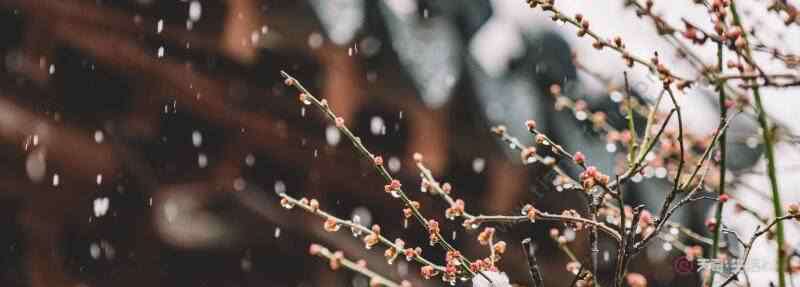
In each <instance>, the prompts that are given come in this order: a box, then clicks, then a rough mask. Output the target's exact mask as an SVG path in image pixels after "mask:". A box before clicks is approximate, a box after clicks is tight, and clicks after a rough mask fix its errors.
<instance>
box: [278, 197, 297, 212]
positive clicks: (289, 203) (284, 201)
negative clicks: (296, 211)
mask: <svg viewBox="0 0 800 287" xmlns="http://www.w3.org/2000/svg"><path fill="white" fill-rule="evenodd" d="M281 206H282V207H283V208H286V209H292V208H294V203H292V201H291V200H289V199H288V198H285V197H284V198H281Z"/></svg>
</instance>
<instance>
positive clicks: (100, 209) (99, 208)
mask: <svg viewBox="0 0 800 287" xmlns="http://www.w3.org/2000/svg"><path fill="white" fill-rule="evenodd" d="M92 204H93V210H94V217H102V216H104V215H106V213H107V212H108V207H109V206H110V204H111V200H110V199H109V198H108V197H100V198H95V200H94V202H93V203H92Z"/></svg>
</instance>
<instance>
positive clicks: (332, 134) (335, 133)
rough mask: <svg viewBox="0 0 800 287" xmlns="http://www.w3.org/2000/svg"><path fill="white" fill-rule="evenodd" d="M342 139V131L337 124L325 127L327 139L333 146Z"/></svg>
mask: <svg viewBox="0 0 800 287" xmlns="http://www.w3.org/2000/svg"><path fill="white" fill-rule="evenodd" d="M341 139H342V133H341V132H340V131H339V129H337V128H336V127H335V126H328V127H327V128H325V140H326V141H327V142H328V144H329V145H331V146H336V145H338V144H339V141H340V140H341Z"/></svg>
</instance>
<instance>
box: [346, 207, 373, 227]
mask: <svg viewBox="0 0 800 287" xmlns="http://www.w3.org/2000/svg"><path fill="white" fill-rule="evenodd" d="M350 216H351V218H352V219H353V222H354V223H358V224H361V226H370V225H372V212H370V211H369V209H367V208H366V207H364V206H359V207H356V208H354V209H353V212H352V213H351V214H350Z"/></svg>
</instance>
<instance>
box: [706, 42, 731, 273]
mask: <svg viewBox="0 0 800 287" xmlns="http://www.w3.org/2000/svg"><path fill="white" fill-rule="evenodd" d="M724 48H725V47H723V46H722V43H718V44H717V66H718V69H719V72H722V65H723V63H722V61H723V60H722V58H723V57H722V53H723V50H724ZM724 83H725V82H724V81H719V82H717V89H718V90H719V113H720V117H721V118H722V119H725V118H727V117H728V107H727V106H726V105H725V101H726V97H725V86H724ZM726 135H727V132H726V131H723V132H722V134H720V139H719V152H720V160H719V170H720V173H719V195H720V196H722V195H723V194H725V170H726V169H725V156H726V155H725V151H726V147H725V140H726ZM723 207H725V202H724V201H719V202H718V203H717V210H716V211H715V213H714V219H715V220H716V222H717V226H722V208H723ZM721 230H722V228H715V229H714V236H713V243H712V244H711V258H712V259H716V258H717V256H718V254H719V239H720V232H721ZM708 286H714V272H713V271H712V272H711V275H710V278H709V279H708Z"/></svg>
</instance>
